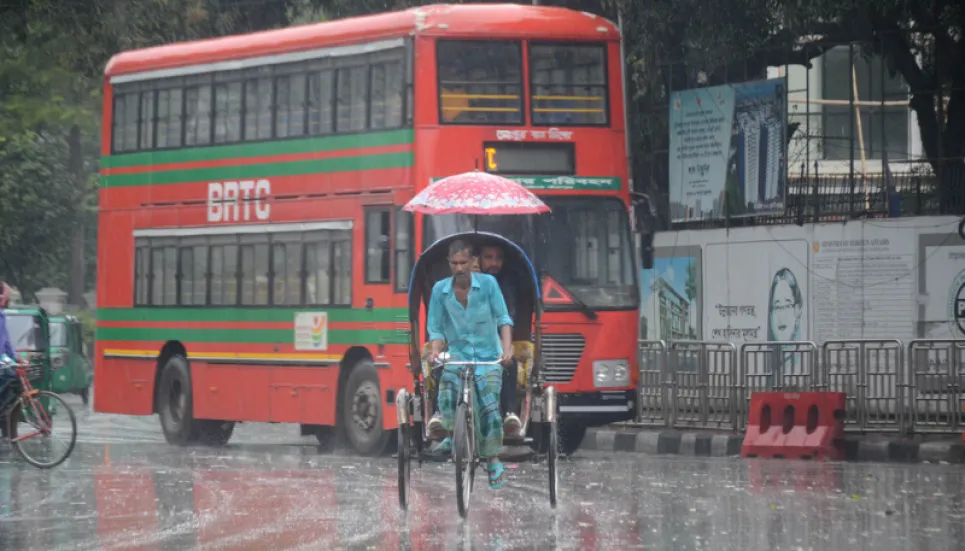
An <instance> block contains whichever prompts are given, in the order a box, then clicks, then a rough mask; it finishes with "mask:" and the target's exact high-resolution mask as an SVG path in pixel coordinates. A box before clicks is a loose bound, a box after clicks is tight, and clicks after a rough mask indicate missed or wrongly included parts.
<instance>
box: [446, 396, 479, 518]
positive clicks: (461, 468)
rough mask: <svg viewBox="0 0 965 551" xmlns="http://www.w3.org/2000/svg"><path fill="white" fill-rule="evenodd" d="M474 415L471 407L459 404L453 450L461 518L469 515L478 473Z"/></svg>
mask: <svg viewBox="0 0 965 551" xmlns="http://www.w3.org/2000/svg"><path fill="white" fill-rule="evenodd" d="M472 422H473V420H472V414H470V413H469V406H467V405H466V404H459V408H458V409H457V410H456V427H455V430H454V431H453V438H452V440H453V442H452V445H453V450H454V451H455V463H456V502H457V504H458V506H459V516H461V517H462V518H466V515H468V514H469V496H470V495H471V494H472V486H473V477H474V475H475V472H476V461H475V457H474V455H475V453H474V450H473V445H472V432H471V431H472V427H473V424H472Z"/></svg>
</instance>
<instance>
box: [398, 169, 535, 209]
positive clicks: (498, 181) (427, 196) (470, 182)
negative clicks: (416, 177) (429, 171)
mask: <svg viewBox="0 0 965 551" xmlns="http://www.w3.org/2000/svg"><path fill="white" fill-rule="evenodd" d="M402 208H404V209H405V210H407V211H409V212H421V213H423V214H478V215H484V216H485V215H495V214H540V213H544V212H549V211H550V208H549V207H548V206H546V203H543V201H541V200H540V199H539V197H537V196H536V195H534V194H533V192H531V191H530V190H528V189H526V188H525V187H523V186H522V185H520V184H519V183H517V182H514V181H513V180H510V179H508V178H503V177H501V176H496V175H494V174H489V173H487V172H479V171H473V172H464V173H462V174H456V175H454V176H449V177H447V178H443V179H442V180H439V181H437V182H434V183H433V184H431V185H429V187H427V188H425V189H424V190H422V191H421V192H419V194H418V195H416V196H415V197H413V198H412V200H411V201H409V202H408V203H406V205H405V206H404V207H402Z"/></svg>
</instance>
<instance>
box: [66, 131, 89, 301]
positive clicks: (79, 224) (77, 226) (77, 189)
mask: <svg viewBox="0 0 965 551" xmlns="http://www.w3.org/2000/svg"><path fill="white" fill-rule="evenodd" d="M67 146H68V156H69V157H68V160H67V171H68V177H69V178H70V182H71V188H72V189H73V190H74V197H75V201H74V213H75V216H76V218H75V223H74V231H73V233H72V235H71V237H70V269H69V272H68V274H67V282H68V283H67V304H70V305H72V306H83V304H84V287H85V282H84V279H85V278H84V275H85V273H86V272H87V269H86V266H85V264H84V229H85V228H84V217H83V215H82V211H83V209H84V199H85V196H86V195H87V190H86V189H84V187H85V182H86V178H84V157H83V153H84V151H83V147H82V144H81V133H80V126H78V125H76V124H75V125H74V126H72V127H71V129H70V136H69V138H68V143H67Z"/></svg>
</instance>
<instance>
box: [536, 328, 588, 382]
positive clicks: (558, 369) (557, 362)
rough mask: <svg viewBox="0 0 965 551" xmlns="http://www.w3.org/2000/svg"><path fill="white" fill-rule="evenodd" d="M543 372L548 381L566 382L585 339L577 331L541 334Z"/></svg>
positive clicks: (578, 359)
mask: <svg viewBox="0 0 965 551" xmlns="http://www.w3.org/2000/svg"><path fill="white" fill-rule="evenodd" d="M542 345H543V374H544V376H545V377H546V382H548V383H568V382H570V380H571V379H572V378H573V374H574V373H576V366H577V365H579V363H580V357H581V356H583V349H584V348H585V347H586V339H585V338H583V335H580V334H579V333H558V334H550V335H547V334H545V333H544V334H543V339H542Z"/></svg>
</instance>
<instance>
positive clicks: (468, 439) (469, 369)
mask: <svg viewBox="0 0 965 551" xmlns="http://www.w3.org/2000/svg"><path fill="white" fill-rule="evenodd" d="M436 362H437V364H436V365H440V366H443V367H444V366H452V367H462V368H463V369H462V373H460V374H459V382H460V385H461V386H462V388H461V389H460V390H459V392H458V395H459V402H458V403H457V404H456V421H455V425H454V426H453V430H452V461H453V463H455V464H456V503H457V505H458V507H459V515H460V516H461V517H462V518H466V515H468V514H469V496H470V495H472V489H473V483H474V480H475V476H476V467H477V466H479V465H480V464H482V462H483V460H482V458H480V457H479V450H478V449H477V447H476V429H478V428H479V427H477V426H476V412H475V404H476V367H478V366H486V365H497V366H501V365H502V364H501V363H500V362H499V361H498V360H497V361H493V362H451V361H449V354H447V353H445V352H444V353H442V354H440V355H439V358H438V359H437V360H436Z"/></svg>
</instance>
